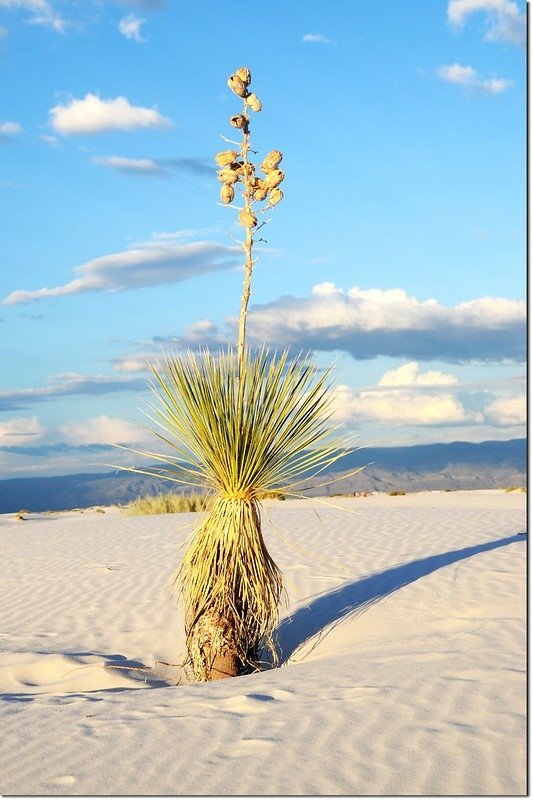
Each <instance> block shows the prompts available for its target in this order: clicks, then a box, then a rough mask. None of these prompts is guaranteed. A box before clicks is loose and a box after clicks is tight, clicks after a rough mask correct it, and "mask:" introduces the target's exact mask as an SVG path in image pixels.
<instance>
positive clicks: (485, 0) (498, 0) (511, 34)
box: [448, 0, 526, 45]
mask: <svg viewBox="0 0 533 800" xmlns="http://www.w3.org/2000/svg"><path fill="white" fill-rule="evenodd" d="M479 12H481V13H484V14H485V15H486V18H487V33H486V35H485V38H486V39H487V40H488V41H504V42H512V43H513V44H520V45H522V44H524V43H525V37H526V21H525V16H524V15H523V14H521V13H520V9H519V7H518V5H517V4H516V3H514V2H512V1H511V0H449V2H448V21H449V22H450V23H451V24H452V25H453V26H455V27H456V28H462V27H463V26H464V25H465V23H466V21H467V19H468V17H470V16H471V15H472V14H475V13H479Z"/></svg>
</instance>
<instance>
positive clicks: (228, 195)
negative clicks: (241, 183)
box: [220, 183, 235, 203]
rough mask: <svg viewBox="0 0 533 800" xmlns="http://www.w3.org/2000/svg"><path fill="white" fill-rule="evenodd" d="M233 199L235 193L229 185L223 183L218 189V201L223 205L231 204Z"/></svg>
mask: <svg viewBox="0 0 533 800" xmlns="http://www.w3.org/2000/svg"><path fill="white" fill-rule="evenodd" d="M234 197H235V191H234V189H233V186H230V185H229V183H225V184H224V185H223V186H221V187H220V199H221V200H222V202H223V203H232V202H233V198H234Z"/></svg>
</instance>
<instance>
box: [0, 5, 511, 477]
mask: <svg viewBox="0 0 533 800" xmlns="http://www.w3.org/2000/svg"><path fill="white" fill-rule="evenodd" d="M525 5H526V4H525V3H524V2H518V0H517V1H516V2H513V1H512V0H402V1H398V2H391V1H390V0H372V2H369V1H368V0H335V2H326V1H325V0H320V1H319V0H305V1H304V0H291V1H289V0H285V2H281V0H271V1H270V2H269V3H252V4H250V3H248V4H244V3H239V2H234V3H233V4H231V5H230V4H226V3H220V2H214V0H205V1H204V2H203V3H202V4H200V3H198V2H192V0H180V2H171V1H170V0H166V2H165V0H122V1H121V2H120V1H119V0H115V1H113V0H79V1H75V0H71V1H70V2H67V1H66V0H65V1H64V2H61V0H0V70H1V73H2V74H1V81H0V99H1V103H0V108H1V112H0V114H1V116H0V156H1V165H2V166H1V171H0V198H1V212H0V225H1V226H2V269H1V276H2V280H1V284H0V320H1V322H0V331H1V332H2V334H3V335H2V340H1V341H2V344H1V348H0V353H1V359H2V366H3V368H2V378H1V380H0V470H1V473H2V475H3V476H4V477H15V476H31V475H52V474H62V473H67V472H80V471H85V472H86V471H97V470H99V469H103V468H105V464H109V463H113V462H116V461H117V458H119V456H118V455H117V451H116V449H114V448H110V447H109V446H108V443H109V442H117V443H126V444H136V445H139V446H141V447H144V446H145V445H147V444H149V443H150V439H149V438H148V434H147V432H146V431H145V430H144V427H143V425H144V422H145V418H144V416H143V414H142V411H141V409H142V408H143V407H145V403H146V402H147V401H148V400H149V399H150V393H149V392H148V391H147V388H146V386H147V380H148V376H149V371H148V367H147V362H149V361H150V360H153V359H154V358H157V357H159V355H160V353H161V348H163V349H170V348H174V349H180V348H186V347H191V346H192V347H197V346H199V345H208V346H210V347H218V346H220V345H221V344H222V345H224V344H226V343H227V342H228V341H234V339H235V319H236V317H237V315H238V309H239V304H240V294H241V284H242V253H241V252H240V251H239V245H238V239H239V235H240V233H241V231H242V229H239V226H238V225H237V224H236V212H235V211H232V210H231V209H228V208H225V207H222V206H221V205H219V204H218V191H219V183H218V180H217V176H216V172H215V162H214V160H213V156H214V154H215V152H217V151H218V150H221V149H225V147H227V145H226V144H225V143H224V141H223V139H222V138H221V136H227V137H229V138H231V137H232V131H233V129H232V128H231V127H230V125H229V117H230V116H231V115H232V114H235V113H237V112H238V111H240V101H239V100H238V98H236V97H235V95H233V94H232V92H231V91H230V89H229V88H228V86H227V84H226V81H227V78H228V77H229V75H230V74H231V73H232V72H233V71H234V70H235V69H237V68H238V67H240V66H244V65H246V66H248V67H249V68H250V69H251V71H252V89H253V90H254V91H255V92H256V93H257V95H258V96H259V97H260V98H261V100H262V103H263V110H262V111H261V112H260V113H257V114H254V115H253V118H252V126H251V132H252V146H253V147H254V148H255V149H257V150H258V152H259V156H258V157H259V158H262V157H263V156H264V155H265V154H266V153H267V152H268V151H269V150H271V149H273V148H277V149H280V150H281V151H282V152H283V168H284V171H285V175H286V177H285V180H284V183H283V191H284V195H285V197H284V199H283V201H282V202H281V203H280V204H279V205H278V206H276V207H275V208H274V209H272V212H271V213H270V214H269V215H268V218H269V219H271V222H269V224H268V226H266V227H265V228H263V229H262V230H261V235H262V236H263V237H264V239H266V241H265V242H259V243H258V244H257V245H256V248H257V255H259V256H260V258H259V260H258V262H257V266H256V269H255V272H254V279H253V287H252V298H251V304H250V315H249V337H250V343H251V344H254V343H261V342H263V341H266V342H267V343H268V344H270V345H272V346H273V347H280V348H281V347H284V346H286V345H290V346H291V347H292V348H293V349H294V350H295V351H299V350H300V349H303V350H307V349H311V350H313V351H315V353H316V360H317V363H318V364H319V365H320V366H324V367H325V366H327V365H329V364H331V363H335V369H334V383H335V387H336V389H335V391H336V395H337V399H338V402H337V416H338V419H339V421H340V422H342V424H343V425H344V426H345V429H346V431H349V432H355V433H356V434H357V435H358V438H359V442H360V443H361V444H363V445H369V446H371V445H388V444H390V445H400V444H420V443H426V442H428V443H429V442H446V441H457V440H461V441H483V440H485V439H509V438H515V437H519V436H523V435H524V417H525V398H524V396H525V384H524V339H525V332H524V324H525V323H524V320H525V304H524V296H525V273H526V269H525V155H524V154H525V11H526V8H525ZM120 457H121V458H124V459H127V458H128V456H126V455H124V456H120Z"/></svg>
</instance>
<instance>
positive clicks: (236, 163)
mask: <svg viewBox="0 0 533 800" xmlns="http://www.w3.org/2000/svg"><path fill="white" fill-rule="evenodd" d="M251 80H252V76H251V74H250V70H249V69H248V67H240V69H238V70H236V71H235V73H234V74H233V75H230V77H229V79H228V86H229V87H230V89H231V90H232V92H234V93H235V94H236V95H238V96H239V97H242V99H243V101H244V108H243V111H242V113H240V114H235V116H233V117H231V118H230V124H231V125H232V126H233V127H234V128H238V129H239V130H241V131H242V133H243V143H242V145H241V152H240V153H238V152H237V151H236V150H223V151H222V152H221V153H217V154H216V156H215V161H216V163H217V164H218V166H219V167H220V169H219V171H218V178H219V180H220V182H221V183H222V187H221V189H220V199H221V201H222V202H223V203H226V204H227V203H232V202H233V199H234V197H235V185H236V184H237V183H238V182H239V181H240V182H241V183H242V184H243V186H244V195H245V208H244V209H242V210H241V212H240V214H239V222H240V223H241V225H244V226H245V227H255V226H256V225H257V217H256V215H255V214H254V213H253V211H252V210H251V204H252V203H253V202H261V201H264V200H268V204H267V206H265V208H270V207H272V206H275V205H276V204H277V203H279V202H280V200H281V199H282V198H283V192H282V191H281V189H280V188H279V184H280V183H281V182H282V180H283V178H284V177H285V175H284V173H283V171H282V170H281V169H279V165H280V163H281V159H282V158H283V156H282V154H281V152H280V151H279V150H271V151H270V153H268V155H267V156H265V158H264V159H263V161H262V163H261V165H260V167H259V169H260V170H261V172H263V174H264V177H259V176H256V174H255V170H256V167H255V165H254V164H253V163H252V162H251V161H249V160H248V157H247V154H248V150H249V145H248V136H249V125H250V117H249V116H248V109H251V110H252V111H261V107H262V106H261V101H260V100H259V98H258V97H257V95H256V94H254V93H253V92H251V91H250V90H249V88H248V87H249V86H250V83H251Z"/></svg>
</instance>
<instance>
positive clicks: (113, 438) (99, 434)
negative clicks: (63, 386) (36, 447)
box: [60, 414, 146, 445]
mask: <svg viewBox="0 0 533 800" xmlns="http://www.w3.org/2000/svg"><path fill="white" fill-rule="evenodd" d="M140 433H142V434H143V435H144V436H146V434H145V432H144V430H143V429H142V428H141V427H140V426H139V425H135V424H133V423H132V422H128V421H127V420H124V419H120V418H118V417H108V416H107V415H105V414H103V415H102V416H100V417H93V418H92V419H84V420H83V421H81V422H67V423H66V424H65V425H63V426H62V427H61V428H60V434H61V436H62V437H63V438H64V439H65V441H66V442H67V443H68V444H73V445H92V444H130V443H131V442H135V441H138V440H139V435H140Z"/></svg>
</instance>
